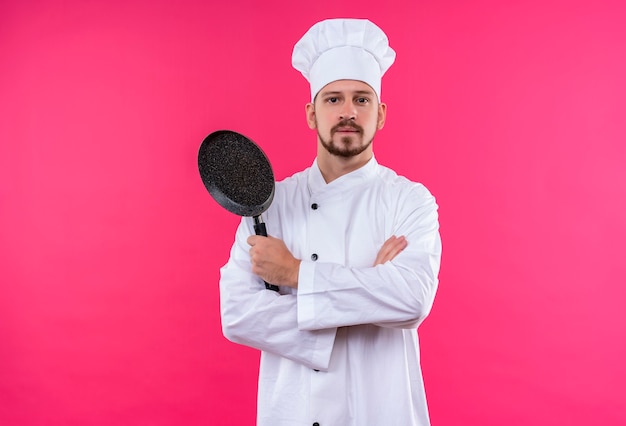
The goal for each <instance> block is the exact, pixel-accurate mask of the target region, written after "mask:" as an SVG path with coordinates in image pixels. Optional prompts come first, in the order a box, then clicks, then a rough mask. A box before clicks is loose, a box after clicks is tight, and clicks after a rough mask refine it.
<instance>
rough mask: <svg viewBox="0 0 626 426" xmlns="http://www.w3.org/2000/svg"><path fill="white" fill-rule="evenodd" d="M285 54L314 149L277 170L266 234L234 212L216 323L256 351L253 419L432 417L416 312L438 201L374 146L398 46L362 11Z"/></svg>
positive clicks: (349, 422)
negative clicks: (289, 168) (303, 99)
mask: <svg viewBox="0 0 626 426" xmlns="http://www.w3.org/2000/svg"><path fill="white" fill-rule="evenodd" d="M292 59H293V65H294V67H295V68H296V69H298V70H299V71H301V72H302V74H303V75H304V76H305V77H306V78H307V79H308V81H309V82H310V84H311V99H312V100H311V102H310V103H308V104H307V105H306V117H307V121H308V124H309V127H310V128H311V129H314V130H316V132H317V158H316V159H315V161H314V162H313V164H312V166H311V167H310V168H308V169H306V170H304V171H302V172H300V173H297V174H295V175H293V176H292V177H290V178H288V179H285V180H284V181H282V182H279V183H277V185H276V193H275V197H274V201H273V203H272V205H271V206H270V208H269V209H268V211H267V212H266V213H265V222H266V224H267V230H268V234H269V235H270V236H269V237H262V236H256V235H253V234H254V231H253V223H252V220H250V218H244V219H243V220H242V222H241V224H240V226H239V228H238V230H237V234H236V241H235V244H234V246H233V248H232V251H231V257H230V260H229V261H228V263H227V264H226V265H225V266H224V267H223V268H222V271H221V273H222V277H221V281H220V291H221V310H222V325H223V330H224V335H225V336H226V337H227V338H228V339H230V340H231V341H233V342H237V343H240V344H243V345H247V346H251V347H253V348H257V349H260V350H261V351H262V354H261V366H260V373H259V388H258V414H257V424H258V425H260V426H299V425H302V426H311V425H320V426H368V425H371V426H393V425H397V426H412V425H419V426H424V425H428V424H429V418H428V411H427V406H426V399H425V393H424V385H423V382H422V374H421V370H420V364H419V346H418V338H417V326H418V325H419V323H420V322H421V321H422V320H423V319H424V318H425V317H426V315H427V314H428V313H429V311H430V309H431V306H432V303H433V299H434V296H435V292H436V289H437V284H438V278H437V276H438V272H439V263H440V255H441V242H440V238H439V231H438V229H439V226H438V216H437V205H436V203H435V200H434V198H433V197H432V195H431V194H430V193H429V192H428V190H427V189H426V188H424V186H422V185H421V184H418V183H413V182H410V181H408V180H407V179H406V178H403V177H400V176H398V175H397V174H396V173H395V172H393V171H392V170H390V169H388V168H386V167H383V166H381V165H379V164H378V163H377V162H376V159H375V157H374V155H373V151H372V140H373V139H374V136H375V134H376V132H377V131H378V130H380V129H382V127H383V125H384V124H385V116H386V105H385V104H384V103H381V102H380V85H381V84H380V83H381V78H382V75H383V74H384V72H385V71H386V70H387V69H388V68H389V66H391V64H392V63H393V61H394V59H395V52H394V51H393V50H392V49H391V48H390V47H389V45H388V41H387V37H386V36H385V34H384V33H383V32H382V30H380V28H378V27H377V26H376V25H374V24H373V23H371V22H370V21H367V20H356V19H333V20H326V21H322V22H320V23H317V24H316V25H314V26H313V27H312V28H311V29H310V30H309V31H308V32H307V33H306V34H305V35H304V36H303V38H302V39H301V40H300V41H299V42H298V43H297V44H296V46H295V48H294V52H293V57H292ZM263 281H266V282H268V283H271V284H275V285H278V286H279V288H280V291H279V292H274V291H271V290H267V289H266V288H265V285H264V284H263Z"/></svg>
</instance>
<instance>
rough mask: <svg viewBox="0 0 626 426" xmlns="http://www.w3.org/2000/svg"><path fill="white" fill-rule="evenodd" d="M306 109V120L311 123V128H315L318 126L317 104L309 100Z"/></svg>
mask: <svg viewBox="0 0 626 426" xmlns="http://www.w3.org/2000/svg"><path fill="white" fill-rule="evenodd" d="M305 109H306V122H307V124H308V125H309V129H315V128H316V127H317V125H316V123H315V105H313V103H312V102H309V103H308V104H306V106H305Z"/></svg>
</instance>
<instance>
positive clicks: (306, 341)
mask: <svg viewBox="0 0 626 426" xmlns="http://www.w3.org/2000/svg"><path fill="white" fill-rule="evenodd" d="M248 222H249V221H248V220H247V219H246V218H243V219H242V221H241V223H240V225H239V227H238V229H237V233H236V237H235V243H234V245H233V247H232V249H231V253H230V259H229V261H228V263H227V264H226V265H224V267H222V269H221V279H220V309H221V318H222V330H223V333H224V336H225V337H226V338H227V339H229V340H230V341H232V342H235V343H239V344H242V345H246V346H250V347H253V348H256V349H259V350H262V351H267V352H271V353H274V354H277V355H280V356H282V357H284V358H288V359H290V360H292V361H294V362H298V363H300V364H303V365H305V366H307V367H310V368H314V369H318V370H322V371H325V370H327V369H328V364H329V362H330V354H331V351H332V347H333V344H334V341H335V334H336V331H337V330H336V328H334V327H329V328H326V329H319V330H300V329H299V328H298V324H297V313H296V311H297V298H296V295H295V294H290V293H286V294H279V293H277V292H275V291H271V290H266V289H265V284H264V283H263V281H262V280H261V279H260V278H259V277H258V276H256V275H255V274H253V273H252V272H251V266H250V256H249V246H248V244H247V242H246V240H247V238H248V236H249V235H251V234H253V233H254V232H253V231H252V226H251V225H250V224H249V223H248ZM289 290H290V289H288V288H281V293H282V292H288V291H289Z"/></svg>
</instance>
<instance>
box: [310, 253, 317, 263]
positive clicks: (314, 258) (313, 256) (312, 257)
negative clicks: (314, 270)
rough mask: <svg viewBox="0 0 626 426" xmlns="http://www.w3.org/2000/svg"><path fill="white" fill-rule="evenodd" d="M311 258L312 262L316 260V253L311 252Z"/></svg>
mask: <svg viewBox="0 0 626 426" xmlns="http://www.w3.org/2000/svg"><path fill="white" fill-rule="evenodd" d="M311 260H312V261H313V262H315V261H316V260H317V254H315V253H313V254H312V255H311Z"/></svg>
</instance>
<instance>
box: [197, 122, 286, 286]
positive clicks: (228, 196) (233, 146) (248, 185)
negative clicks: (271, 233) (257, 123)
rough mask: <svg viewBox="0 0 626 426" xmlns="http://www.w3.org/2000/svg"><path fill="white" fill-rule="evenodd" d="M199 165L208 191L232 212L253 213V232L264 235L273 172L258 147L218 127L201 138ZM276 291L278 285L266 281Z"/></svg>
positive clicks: (272, 194) (244, 214) (246, 139)
mask: <svg viewBox="0 0 626 426" xmlns="http://www.w3.org/2000/svg"><path fill="white" fill-rule="evenodd" d="M198 169H199V170H200V177H201V178H202V182H203V183H204V186H205V187H206V189H207V190H208V191H209V194H211V196H212V197H213V198H214V199H215V201H217V203H218V204H219V205H221V206H222V207H224V208H225V209H226V210H228V211H229V212H231V213H234V214H236V215H239V216H252V218H253V219H254V231H255V233H256V235H263V236H265V237H267V231H266V229H265V223H264V222H263V220H262V219H261V214H262V213H263V212H265V210H267V209H268V207H269V206H270V204H272V200H273V199H274V186H275V185H274V172H273V171H272V166H271V164H270V162H269V160H268V159H267V156H266V155H265V153H264V152H263V151H262V150H261V148H260V147H259V146H258V145H257V144H255V143H254V142H253V141H252V140H250V139H248V138H247V137H245V136H243V135H242V134H239V133H237V132H233V131H231V130H218V131H216V132H213V133H211V134H210V135H208V136H207V137H206V138H204V140H203V141H202V144H201V145H200V150H199V151H198ZM265 287H266V288H268V289H270V290H274V291H278V287H277V286H275V285H271V284H268V283H265Z"/></svg>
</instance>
